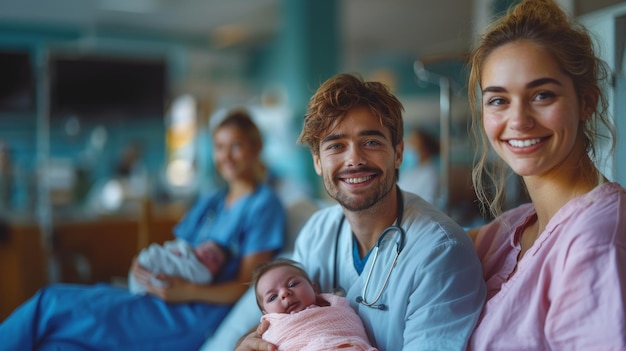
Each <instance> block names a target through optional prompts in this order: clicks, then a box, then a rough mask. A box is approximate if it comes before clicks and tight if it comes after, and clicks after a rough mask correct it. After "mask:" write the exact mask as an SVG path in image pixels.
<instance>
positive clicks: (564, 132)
mask: <svg viewBox="0 0 626 351" xmlns="http://www.w3.org/2000/svg"><path fill="white" fill-rule="evenodd" d="M605 78H606V70H605V66H604V63H603V62H601V61H600V60H599V59H598V58H597V56H596V55H595V53H594V51H593V46H592V41H591V38H590V36H589V34H588V33H587V31H586V29H585V28H583V27H581V26H578V25H577V24H576V23H573V22H572V21H570V20H569V19H568V18H567V17H566V15H565V13H564V12H563V11H562V10H561V9H560V8H559V7H558V5H557V4H556V3H555V2H554V1H552V0H526V1H522V2H521V3H520V4H519V5H517V6H516V7H514V8H513V9H512V10H511V11H510V12H509V13H508V14H507V15H506V16H505V17H503V18H502V19H501V20H499V21H497V22H495V23H494V24H493V25H492V26H491V27H490V28H489V30H488V31H487V32H486V34H485V35H484V37H483V38H482V40H481V42H480V45H479V46H478V47H477V48H476V50H475V51H474V52H473V55H472V57H471V74H470V87H471V88H475V89H474V90H472V89H470V100H471V101H472V102H477V101H480V103H473V104H472V106H476V107H477V109H476V111H474V114H473V123H472V125H473V129H474V132H475V135H477V136H479V138H480V140H479V142H480V144H481V146H482V149H481V150H480V151H481V154H480V156H479V158H478V159H479V161H478V163H477V164H476V166H475V169H474V173H473V175H474V177H473V178H474V179H473V180H474V186H475V189H476V192H477V195H478V196H479V198H480V199H481V200H482V201H483V203H484V204H485V206H488V207H489V208H490V209H491V211H492V214H493V215H494V216H496V217H497V218H496V219H495V220H494V221H493V222H492V223H490V224H487V225H485V226H484V227H482V228H479V229H478V230H476V231H473V232H472V235H475V239H474V240H475V242H474V246H475V248H476V251H477V253H478V256H479V257H480V259H481V263H482V265H483V275H484V279H485V281H486V282H487V289H488V292H487V302H486V304H485V307H484V310H483V313H482V315H481V318H480V320H479V322H478V326H477V327H476V329H475V331H474V334H473V336H472V338H471V340H470V348H471V349H475V350H501V349H508V348H511V347H514V348H515V349H519V350H548V349H553V350H573V349H582V350H586V349H601V350H608V349H620V350H621V349H624V348H626V331H625V330H624V324H625V322H626V320H625V317H624V316H625V315H626V306H625V304H624V301H626V273H625V271H624V270H623V269H622V268H623V267H624V266H626V190H624V188H622V187H621V186H620V185H619V184H617V183H612V182H610V181H609V180H608V179H607V178H606V177H605V176H604V175H603V174H602V173H601V172H600V171H599V169H598V168H597V167H596V165H595V163H594V156H595V146H596V142H597V141H598V139H599V138H600V137H602V135H601V134H600V130H601V129H600V128H599V126H600V125H602V124H603V125H604V127H606V130H608V131H610V132H612V126H611V124H610V123H609V122H608V121H609V120H608V116H607V110H606V101H605V98H604V95H603V92H602V90H601V88H600V86H601V85H600V84H601V82H602V81H603V79H605ZM478 94H481V96H478ZM489 147H491V148H493V150H495V152H496V153H497V154H498V156H499V160H498V161H499V162H498V164H497V166H504V165H506V166H508V167H509V168H510V169H511V170H512V171H513V172H514V173H515V174H517V175H518V176H520V177H521V178H522V180H523V183H524V185H525V186H526V189H527V191H528V194H529V196H530V199H531V200H532V203H529V204H524V205H521V206H519V207H517V208H514V209H512V210H509V211H507V212H504V213H502V212H501V209H500V208H499V203H500V202H501V200H502V199H503V197H504V195H505V194H504V191H503V189H504V187H503V184H502V183H501V182H500V180H504V179H505V173H504V171H503V167H501V168H489V167H488V166H489V164H488V162H487V159H488V158H487V154H488V152H489ZM485 175H487V176H489V179H492V180H493V181H494V186H495V196H494V197H489V196H488V193H489V192H488V191H487V186H486V182H487V181H486V179H484V176H485Z"/></svg>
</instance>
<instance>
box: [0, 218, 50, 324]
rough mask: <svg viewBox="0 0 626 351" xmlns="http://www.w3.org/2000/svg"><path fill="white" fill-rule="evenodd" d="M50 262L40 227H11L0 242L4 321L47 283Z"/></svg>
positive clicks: (0, 316) (0, 294) (1, 315)
mask: <svg viewBox="0 0 626 351" xmlns="http://www.w3.org/2000/svg"><path fill="white" fill-rule="evenodd" d="M47 258H48V256H47V254H46V252H45V250H44V249H43V245H42V241H41V236H40V230H39V227H38V226H37V225H36V224H8V226H7V235H6V237H5V238H4V239H3V240H2V241H0V267H1V268H0V320H4V319H5V318H6V317H7V316H8V315H9V314H10V313H11V312H12V311H13V310H14V309H15V308H16V307H17V306H19V305H20V304H21V303H22V302H24V301H26V299H28V298H29V297H30V296H32V295H33V294H34V293H35V292H36V291H37V290H38V289H39V288H41V287H42V286H44V285H45V284H46V283H47V281H48V279H47V268H46V267H47Z"/></svg>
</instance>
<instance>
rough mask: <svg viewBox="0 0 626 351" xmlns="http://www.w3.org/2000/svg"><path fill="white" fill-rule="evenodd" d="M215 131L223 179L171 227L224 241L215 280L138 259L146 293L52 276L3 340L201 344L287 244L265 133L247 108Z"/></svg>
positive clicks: (23, 344)
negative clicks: (162, 270)
mask: <svg viewBox="0 0 626 351" xmlns="http://www.w3.org/2000/svg"><path fill="white" fill-rule="evenodd" d="M212 135H213V146H214V147H213V150H214V151H213V158H214V162H215V166H216V169H217V170H218V172H219V174H220V175H221V177H223V178H224V180H225V183H226V186H224V187H223V188H221V189H217V190H216V191H214V192H213V193H211V194H208V195H207V196H205V197H201V198H200V199H199V200H198V201H197V202H196V204H195V205H194V206H193V207H192V208H191V209H190V210H189V211H188V212H187V214H186V215H185V216H184V218H183V219H182V220H181V221H180V222H179V224H178V225H177V226H176V228H175V229H174V234H175V236H176V237H177V238H180V239H184V240H186V241H187V242H189V243H190V244H191V245H193V246H198V245H200V244H201V243H204V242H206V241H208V240H212V241H215V242H218V243H220V244H221V245H223V246H225V247H227V248H228V250H229V252H230V256H229V257H230V258H229V261H228V262H227V263H226V266H225V267H224V268H223V269H222V270H221V271H220V273H219V274H218V275H217V276H216V277H215V280H214V281H213V283H211V284H208V285H200V284H194V283H192V282H190V281H188V280H185V279H183V278H180V277H176V276H166V275H163V274H153V273H151V272H150V271H149V270H147V269H145V268H144V267H141V265H139V263H138V262H137V261H136V260H135V261H134V262H133V263H132V266H131V274H132V275H133V276H134V279H136V280H137V282H138V283H139V284H142V285H143V286H144V288H145V290H146V292H147V294H146V295H135V294H132V293H131V292H129V291H128V290H127V289H123V288H119V287H114V286H112V285H108V284H97V285H91V286H84V285H69V284H56V285H51V286H48V287H45V288H43V289H41V290H40V291H39V292H37V293H36V294H35V296H34V297H32V298H31V299H30V300H29V301H27V302H25V303H24V304H23V305H22V306H20V307H18V308H17V309H16V310H15V311H14V312H13V314H12V315H10V316H9V317H8V318H7V319H6V320H5V321H4V322H2V324H0V340H2V341H1V342H0V350H53V349H54V350H157V349H158V350H197V349H198V348H199V347H200V346H201V344H202V342H203V341H204V340H205V339H206V338H207V336H209V335H211V334H212V333H213V332H214V331H215V329H216V328H217V326H218V325H219V324H220V322H221V321H222V319H223V318H224V317H225V316H226V314H227V313H228V312H229V310H230V309H231V306H232V305H233V304H234V303H235V302H236V301H237V300H238V299H239V297H240V296H241V295H242V294H243V293H244V291H246V289H247V283H249V282H250V280H251V278H252V271H253V269H254V268H255V267H256V266H258V265H259V264H261V263H264V262H266V261H269V260H270V259H271V258H272V257H273V256H274V255H275V254H276V253H277V252H279V251H280V250H281V249H282V247H283V242H284V238H285V227H286V217H285V211H284V208H283V206H282V204H281V203H280V201H279V199H278V197H277V196H276V194H275V193H274V191H273V190H272V189H271V188H270V186H269V185H267V184H266V183H265V182H264V179H265V178H266V176H265V174H263V172H262V170H263V169H264V167H263V166H262V161H261V159H260V154H261V149H262V139H261V135H260V132H259V130H258V128H257V127H256V125H255V124H254V123H253V122H252V120H251V118H250V116H249V114H248V112H247V111H245V110H232V111H231V112H230V113H229V114H228V115H226V117H225V118H224V119H223V120H222V121H220V122H219V123H217V125H216V126H215V128H214V130H213V134H212ZM102 240H107V239H106V238H102ZM111 254H112V255H113V254H114V253H111ZM155 280H158V281H159V282H161V283H159V284H154V283H153V282H154V281H155Z"/></svg>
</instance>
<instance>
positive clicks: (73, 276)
mask: <svg viewBox="0 0 626 351" xmlns="http://www.w3.org/2000/svg"><path fill="white" fill-rule="evenodd" d="M181 216H182V212H181V211H174V210H172V209H164V208H160V209H159V208H157V209H152V208H150V207H149V206H148V207H145V208H144V209H143V210H142V212H141V214H140V215H138V216H136V217H135V218H133V217H132V216H110V217H100V218H91V219H80V220H65V221H62V222H60V221H58V223H55V224H54V229H53V245H52V249H51V250H50V252H48V250H46V249H44V245H42V241H41V235H40V230H39V228H38V227H37V225H36V224H34V223H32V224H15V223H13V224H10V225H9V230H8V235H7V237H6V238H5V239H4V240H2V241H0V267H1V268H0V320H4V318H6V317H7V316H8V315H9V314H10V313H11V312H12V311H13V310H14V309H15V308H16V307H17V306H19V305H20V304H21V303H23V302H24V301H26V300H27V299H28V298H30V297H31V296H32V295H33V294H34V293H35V292H36V291H37V290H38V289H39V288H41V287H43V286H45V285H46V284H48V278H47V277H48V258H49V257H50V256H51V255H52V256H53V257H54V259H55V262H57V263H58V268H59V275H60V276H59V280H60V281H61V282H64V283H85V284H92V283H97V282H106V283H111V282H112V281H113V279H114V278H119V279H122V280H125V278H126V277H127V275H128V269H129V268H130V264H131V261H132V258H133V257H134V256H135V255H136V254H137V253H138V252H139V250H140V249H142V248H143V247H146V246H147V245H149V244H150V243H152V242H158V243H163V242H164V241H166V240H171V239H173V237H174V236H173V228H174V226H175V225H176V223H178V221H179V219H180V218H181ZM137 217H138V218H137Z"/></svg>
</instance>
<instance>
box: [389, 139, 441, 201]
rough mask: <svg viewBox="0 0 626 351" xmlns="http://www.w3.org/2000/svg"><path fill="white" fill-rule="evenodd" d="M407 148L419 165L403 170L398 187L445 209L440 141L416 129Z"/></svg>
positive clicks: (408, 140)
mask: <svg viewBox="0 0 626 351" xmlns="http://www.w3.org/2000/svg"><path fill="white" fill-rule="evenodd" d="M407 146H408V147H410V148H411V151H412V152H413V153H414V154H415V156H416V158H417V163H416V164H415V165H414V166H413V167H411V168H409V169H406V170H402V172H401V173H400V179H399V180H398V186H400V188H402V190H405V191H409V192H412V193H414V194H417V195H419V196H420V197H421V198H422V199H424V200H426V201H428V202H430V203H431V204H433V205H435V206H437V207H438V208H440V209H443V208H444V206H445V196H444V189H443V184H441V173H440V171H439V163H438V161H439V159H438V158H439V140H438V139H437V138H435V137H433V136H432V135H431V134H430V133H428V132H426V130H424V129H421V128H414V129H412V130H411V131H410V134H409V136H408V138H407Z"/></svg>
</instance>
